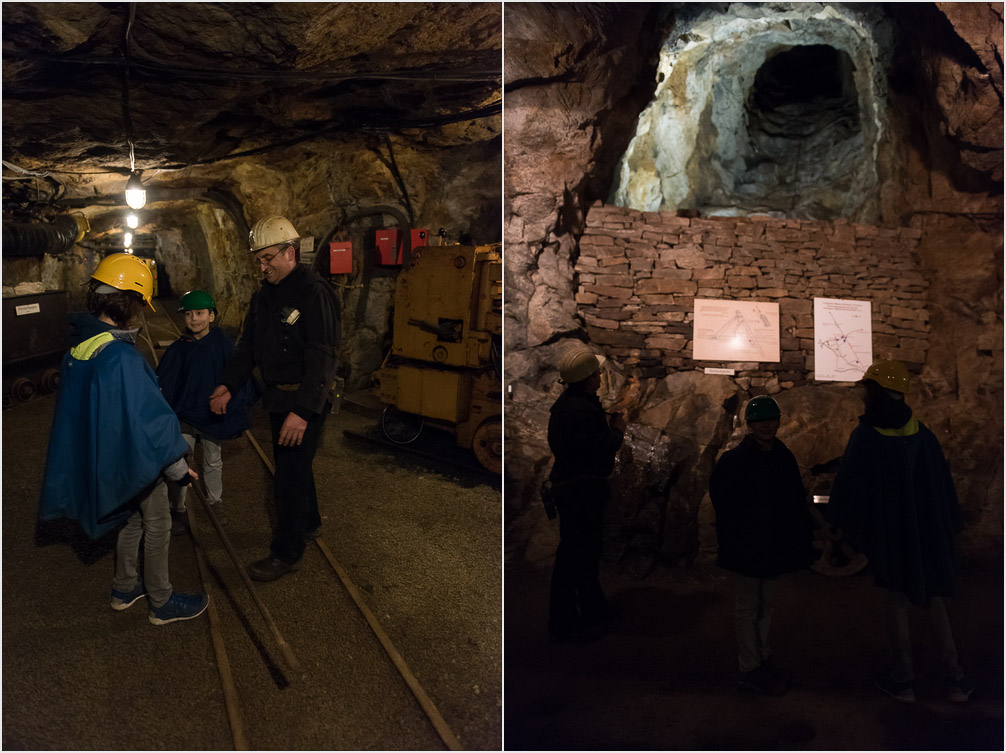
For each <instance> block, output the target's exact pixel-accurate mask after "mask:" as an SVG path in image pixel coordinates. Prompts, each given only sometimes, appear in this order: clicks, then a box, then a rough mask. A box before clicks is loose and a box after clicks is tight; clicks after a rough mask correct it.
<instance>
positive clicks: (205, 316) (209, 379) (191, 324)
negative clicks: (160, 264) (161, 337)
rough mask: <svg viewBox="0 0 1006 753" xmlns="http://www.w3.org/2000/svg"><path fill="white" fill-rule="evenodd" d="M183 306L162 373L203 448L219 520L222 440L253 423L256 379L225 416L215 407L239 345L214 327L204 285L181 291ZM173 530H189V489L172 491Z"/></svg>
mask: <svg viewBox="0 0 1006 753" xmlns="http://www.w3.org/2000/svg"><path fill="white" fill-rule="evenodd" d="M178 310H179V311H184V312H185V333H184V334H183V335H182V336H181V337H179V338H178V339H177V340H175V341H174V342H173V343H172V344H171V345H170V346H169V347H168V349H167V350H166V351H165V352H164V357H163V358H162V359H161V363H160V365H159V366H158V367H157V376H158V377H159V379H160V381H161V391H162V392H163V393H164V397H165V399H166V400H167V401H168V404H169V405H170V406H171V407H172V409H174V411H175V413H176V414H177V415H178V420H179V421H180V422H181V426H182V436H183V437H185V441H186V442H188V445H189V447H190V448H191V449H192V451H193V452H195V446H196V442H199V444H201V445H202V447H203V480H204V481H205V482H206V496H207V501H208V502H209V503H210V505H211V507H212V509H213V512H214V513H215V514H216V517H217V520H218V521H219V522H220V523H222V524H224V523H227V514H226V512H225V511H224V507H223V502H222V498H223V468H224V464H223V454H222V450H221V446H220V443H221V442H222V441H223V440H225V439H233V438H234V437H237V436H238V435H240V434H241V433H242V432H244V431H245V430H246V429H247V428H248V426H249V424H250V421H249V416H248V408H249V406H250V405H251V404H252V403H253V402H254V401H255V399H256V398H257V397H258V395H257V391H256V385H255V381H254V380H253V379H249V380H248V381H247V382H246V383H245V386H244V387H243V388H242V389H241V390H240V391H239V393H238V394H237V395H236V396H235V398H234V400H233V401H231V404H230V406H229V407H228V410H227V413H226V414H225V415H222V416H220V415H217V414H216V413H213V412H212V411H211V410H210V393H211V392H213V388H214V387H216V386H217V385H218V384H220V379H221V378H222V376H223V370H224V365H225V364H226V363H227V360H228V359H229V358H230V356H231V352H232V351H233V350H234V343H233V342H232V341H231V339H230V338H229V337H228V336H227V335H226V334H225V333H224V332H223V330H221V329H218V328H216V327H213V326H212V325H213V322H214V321H215V320H216V315H217V306H216V302H215V301H214V300H213V296H211V295H210V294H209V293H207V292H205V291H203V290H190V291H189V292H188V293H186V294H185V295H183V296H182V299H181V301H180V305H179V307H178ZM171 508H172V510H171V516H172V524H171V531H172V533H174V534H176V535H177V534H180V533H184V532H185V489H177V490H176V491H175V492H173V493H172V495H171Z"/></svg>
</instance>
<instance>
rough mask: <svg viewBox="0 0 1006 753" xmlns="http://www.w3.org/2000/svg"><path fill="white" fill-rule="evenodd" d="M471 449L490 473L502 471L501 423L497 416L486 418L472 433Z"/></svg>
mask: <svg viewBox="0 0 1006 753" xmlns="http://www.w3.org/2000/svg"><path fill="white" fill-rule="evenodd" d="M472 450H473V451H474V453H475V457H476V458H478V461H479V462H480V463H481V464H482V466H483V467H484V468H485V469H486V470H488V471H489V472H491V473H502V472H503V423H502V421H500V418H499V416H494V417H493V418H487V419H486V420H485V421H483V422H482V423H481V424H479V428H477V429H476V430H475V434H473V435H472Z"/></svg>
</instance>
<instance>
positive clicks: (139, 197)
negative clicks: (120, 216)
mask: <svg viewBox="0 0 1006 753" xmlns="http://www.w3.org/2000/svg"><path fill="white" fill-rule="evenodd" d="M126 203H127V204H129V206H130V207H131V208H133V209H141V208H142V207H143V205H144V204H146V203H147V189H145V188H144V187H143V183H142V182H141V181H140V174H139V173H132V174H131V175H130V176H129V180H127V181H126Z"/></svg>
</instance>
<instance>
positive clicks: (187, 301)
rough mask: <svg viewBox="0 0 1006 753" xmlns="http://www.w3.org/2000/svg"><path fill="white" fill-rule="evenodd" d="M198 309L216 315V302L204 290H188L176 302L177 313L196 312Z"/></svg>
mask: <svg viewBox="0 0 1006 753" xmlns="http://www.w3.org/2000/svg"><path fill="white" fill-rule="evenodd" d="M199 309H209V310H210V311H212V312H213V313H214V314H215V313H217V304H216V301H214V300H213V296H211V295H210V294H209V293H207V292H206V291H205V290H190V291H189V292H188V293H186V294H185V295H183V296H182V300H181V301H179V302H178V310H179V311H197V310H199Z"/></svg>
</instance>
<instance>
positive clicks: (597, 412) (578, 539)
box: [548, 346, 626, 642]
mask: <svg viewBox="0 0 1006 753" xmlns="http://www.w3.org/2000/svg"><path fill="white" fill-rule="evenodd" d="M603 362H604V358H603V356H601V357H598V356H596V355H594V353H593V352H592V351H590V350H589V349H587V348H586V347H585V346H584V347H579V348H574V349H572V350H570V351H568V352H567V353H566V354H565V355H564V356H563V358H562V360H561V362H560V364H559V376H560V381H561V382H562V383H563V384H565V385H566V389H565V391H564V392H563V393H562V394H561V395H560V396H559V398H558V399H557V400H556V401H555V403H554V404H553V405H552V408H551V413H550V417H549V421H548V446H549V448H550V449H551V450H552V454H553V456H554V457H555V462H554V463H553V465H552V470H551V472H550V473H549V481H550V482H551V493H552V496H553V498H554V500H555V507H556V509H557V510H558V513H559V546H558V548H557V549H556V552H555V563H554V565H553V568H552V583H551V587H550V591H549V623H548V632H549V636H550V637H551V639H552V640H554V641H560V642H565V641H584V640H596V639H597V638H600V636H601V621H602V619H603V618H604V616H605V612H606V609H607V600H606V598H605V596H604V591H603V590H602V589H601V584H600V582H599V581H598V575H599V571H600V563H601V553H602V538H603V517H604V507H605V504H606V503H607V501H608V500H609V499H610V497H611V485H610V481H609V478H610V476H611V473H612V471H613V470H614V467H615V455H616V453H617V452H618V449H619V448H620V447H621V446H622V439H623V437H624V434H625V428H626V426H625V421H624V420H623V419H622V417H621V416H620V415H618V414H615V415H613V416H611V417H610V419H609V417H608V415H607V414H606V413H605V412H604V408H602V407H601V401H600V400H599V399H598V397H597V391H598V389H599V388H600V386H601V371H600V369H601V365H602V364H603Z"/></svg>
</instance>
